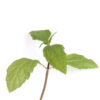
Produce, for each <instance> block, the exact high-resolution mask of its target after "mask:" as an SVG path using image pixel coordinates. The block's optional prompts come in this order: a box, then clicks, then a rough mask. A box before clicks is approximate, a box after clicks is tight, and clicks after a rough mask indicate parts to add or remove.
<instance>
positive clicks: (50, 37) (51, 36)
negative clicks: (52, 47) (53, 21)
mask: <svg viewBox="0 0 100 100" xmlns="http://www.w3.org/2000/svg"><path fill="white" fill-rule="evenodd" d="M55 34H56V32H55V33H54V34H53V35H51V37H50V39H49V44H50V43H51V40H52V38H53V36H54V35H55Z"/></svg>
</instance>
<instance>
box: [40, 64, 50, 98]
mask: <svg viewBox="0 0 100 100" xmlns="http://www.w3.org/2000/svg"><path fill="white" fill-rule="evenodd" d="M49 66H50V64H49V63H48V65H47V70H46V75H45V82H44V86H43V90H42V93H41V96H40V100H42V98H43V95H44V92H45V89H46V85H47V80H48V74H49Z"/></svg>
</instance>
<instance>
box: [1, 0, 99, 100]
mask: <svg viewBox="0 0 100 100" xmlns="http://www.w3.org/2000/svg"><path fill="white" fill-rule="evenodd" d="M40 29H50V30H51V32H52V33H54V32H57V34H56V35H55V37H54V38H53V41H52V44H54V43H60V44H63V45H64V47H65V52H66V53H67V54H70V53H78V54H82V55H84V56H85V57H87V58H91V59H93V60H94V61H95V62H96V63H97V64H98V66H100V0H0V100H39V96H40V94H41V91H42V87H43V83H44V78H45V69H43V68H42V67H41V66H39V65H38V66H37V68H35V69H34V72H33V73H32V74H31V76H30V79H29V80H27V81H26V82H25V84H23V85H22V87H21V88H19V89H17V90H16V91H14V92H12V93H9V92H8V90H7V87H6V81H5V77H6V70H7V67H8V66H9V64H11V62H12V61H14V60H16V59H19V58H21V57H28V58H32V59H39V60H40V61H41V62H42V63H43V64H45V65H46V64H47V63H46V60H45V59H44V57H43V54H42V49H43V47H42V48H40V49H39V48H38V46H39V44H40V43H41V42H38V41H33V40H32V39H31V37H30V36H29V32H30V31H31V30H40ZM43 100H100V68H98V69H91V70H90V69H89V70H78V69H74V68H72V67H69V66H68V72H67V74H66V75H64V74H62V73H60V72H59V71H56V70H55V69H51V70H50V73H49V80H48V84H47V88H46V91H45V95H44V98H43Z"/></svg>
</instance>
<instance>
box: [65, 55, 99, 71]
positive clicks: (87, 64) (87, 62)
mask: <svg viewBox="0 0 100 100" xmlns="http://www.w3.org/2000/svg"><path fill="white" fill-rule="evenodd" d="M67 63H68V65H70V66H72V67H75V68H78V69H88V68H97V67H98V66H97V64H96V63H95V62H94V61H93V60H91V59H87V58H85V57H84V56H82V55H78V54H74V53H73V54H70V55H68V56H67Z"/></svg>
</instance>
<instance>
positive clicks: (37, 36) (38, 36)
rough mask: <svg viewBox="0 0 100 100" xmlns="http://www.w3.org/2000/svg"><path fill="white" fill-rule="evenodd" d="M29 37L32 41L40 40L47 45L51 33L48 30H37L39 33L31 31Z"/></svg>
mask: <svg viewBox="0 0 100 100" xmlns="http://www.w3.org/2000/svg"><path fill="white" fill-rule="evenodd" d="M30 35H31V36H32V38H33V39H34V40H40V41H42V42H43V43H44V44H48V42H49V41H48V40H49V37H50V36H51V32H50V31H49V30H39V31H31V32H30Z"/></svg>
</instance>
